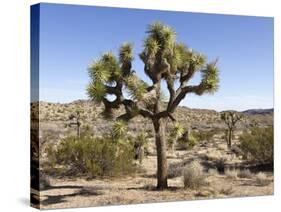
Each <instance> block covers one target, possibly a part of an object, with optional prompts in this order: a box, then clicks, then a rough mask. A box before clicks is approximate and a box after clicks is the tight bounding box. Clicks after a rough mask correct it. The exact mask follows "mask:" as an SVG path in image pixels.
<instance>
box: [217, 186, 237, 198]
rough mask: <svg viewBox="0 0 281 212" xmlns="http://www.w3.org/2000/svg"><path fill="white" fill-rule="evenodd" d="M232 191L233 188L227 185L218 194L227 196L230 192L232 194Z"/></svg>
mask: <svg viewBox="0 0 281 212" xmlns="http://www.w3.org/2000/svg"><path fill="white" fill-rule="evenodd" d="M233 192H234V190H233V187H232V186H230V187H227V188H222V189H221V190H220V191H219V193H220V194H223V195H226V196H229V195H230V194H232V193H233Z"/></svg>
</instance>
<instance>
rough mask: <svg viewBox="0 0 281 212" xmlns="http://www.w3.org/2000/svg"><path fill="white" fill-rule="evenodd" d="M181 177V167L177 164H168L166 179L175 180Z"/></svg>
mask: <svg viewBox="0 0 281 212" xmlns="http://www.w3.org/2000/svg"><path fill="white" fill-rule="evenodd" d="M181 175H182V166H181V164H179V163H170V164H169V166H168V177H169V178H175V177H180V176H181Z"/></svg>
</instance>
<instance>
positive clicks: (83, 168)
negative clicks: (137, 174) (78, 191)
mask: <svg viewBox="0 0 281 212" xmlns="http://www.w3.org/2000/svg"><path fill="white" fill-rule="evenodd" d="M51 156H52V157H55V162H56V164H57V165H64V166H65V167H67V169H68V170H71V171H72V173H73V174H77V173H79V174H87V175H88V176H90V177H96V176H115V175H121V174H126V173H130V172H132V171H133V170H134V165H133V157H134V155H133V148H132V145H130V144H129V143H127V142H126V141H123V142H121V141H120V142H116V141H114V140H112V139H110V138H92V137H81V138H78V137H73V136H71V137H67V138H64V139H63V140H62V141H61V142H60V143H59V144H58V146H57V148H56V150H55V152H53V153H52V155H51Z"/></svg>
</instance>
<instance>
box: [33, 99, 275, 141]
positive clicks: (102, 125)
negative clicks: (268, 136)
mask: <svg viewBox="0 0 281 212" xmlns="http://www.w3.org/2000/svg"><path fill="white" fill-rule="evenodd" d="M31 106H32V111H31V112H32V117H33V118H35V119H37V120H38V119H39V120H40V135H42V136H43V134H44V135H45V134H46V133H47V134H56V135H58V136H64V135H66V134H69V133H75V130H74V129H73V128H72V127H68V124H69V123H70V122H71V121H70V119H69V116H70V115H71V114H74V113H75V111H76V110H77V109H79V110H80V111H81V121H82V131H83V130H85V129H87V130H90V131H91V132H92V133H93V134H95V135H101V134H102V133H104V132H106V131H108V130H109V129H110V127H111V126H112V123H113V122H112V120H106V119H104V117H103V116H102V112H103V105H102V104H97V103H94V102H91V101H88V100H77V101H73V102H71V103H63V104H62V103H49V102H42V101H41V102H39V112H38V111H37V107H36V104H34V103H33V104H32V105H31ZM123 112H124V111H123V109H119V110H117V111H116V112H115V114H114V116H118V115H120V114H122V113H123ZM243 113H244V114H245V115H246V117H247V118H246V120H247V121H245V122H243V123H240V124H239V126H238V129H244V128H245V127H247V126H249V123H251V122H252V121H253V120H254V121H255V123H258V124H259V125H260V126H269V125H273V110H272V109H269V110H247V111H244V112H243ZM38 115H39V117H38ZM174 117H175V118H176V119H177V120H178V121H179V122H180V123H181V124H182V125H183V126H184V127H185V128H191V129H192V130H210V129H224V128H225V125H224V123H223V122H222V121H221V120H220V113H219V112H217V111H215V110H207V109H191V108H188V107H184V106H180V107H178V108H177V110H176V111H175V113H174ZM167 125H168V129H169V127H170V126H171V122H168V123H167ZM140 130H144V131H145V132H148V133H149V134H153V132H152V131H153V127H152V124H151V122H150V120H148V119H144V118H142V117H140V116H138V117H136V118H134V119H132V120H131V121H130V122H129V131H130V132H131V133H134V132H139V131H140ZM44 137H45V136H44Z"/></svg>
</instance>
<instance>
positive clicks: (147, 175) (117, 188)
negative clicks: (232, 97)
mask: <svg viewBox="0 0 281 212" xmlns="http://www.w3.org/2000/svg"><path fill="white" fill-rule="evenodd" d="M77 104H79V107H80V108H81V107H82V108H83V109H84V111H87V113H85V114H84V115H85V123H84V125H86V124H91V126H93V129H92V130H93V132H98V131H102V130H106V129H107V127H108V126H107V125H110V123H107V122H106V121H104V120H103V119H102V117H101V116H100V115H99V111H101V109H100V108H99V106H96V107H92V105H90V103H89V102H85V101H84V102H83V101H81V102H75V103H71V104H69V105H60V104H50V103H41V109H40V113H39V114H40V120H41V122H40V144H41V146H40V148H41V149H40V151H41V152H40V154H41V157H42V161H43V162H44V158H45V156H46V155H45V153H44V145H45V144H46V143H48V142H49V143H52V144H54V145H56V143H57V142H58V141H59V140H60V139H61V138H63V137H64V136H65V135H66V134H69V133H73V134H75V130H74V129H72V128H66V127H64V123H67V121H68V115H69V114H71V112H72V109H73V108H75V107H77ZM247 113H248V114H250V116H251V117H250V118H255V119H256V120H259V122H260V123H262V124H264V125H265V126H267V125H270V123H272V118H273V116H272V113H268V112H266V113H264V114H263V113H260V112H253V111H248V112H247ZM50 114H52V115H50ZM176 117H177V118H178V119H179V120H180V121H181V122H182V123H183V124H186V125H187V124H188V125H189V127H191V126H193V128H192V129H193V130H198V129H200V130H202V129H203V130H204V129H210V128H214V127H216V128H223V127H224V126H223V124H222V123H221V122H220V120H219V118H218V113H217V112H215V111H209V110H198V109H196V110H195V109H189V108H185V107H182V108H180V109H178V110H177V112H176ZM93 123H94V124H93ZM139 128H145V129H146V130H147V131H148V132H149V131H150V129H149V128H150V125H148V124H147V122H145V120H142V119H138V120H135V121H133V123H131V125H130V129H129V131H130V132H132V133H133V132H134V130H136V129H139ZM244 128H245V126H243V124H241V125H240V126H239V127H238V129H237V131H236V133H235V138H234V140H233V147H234V148H232V149H228V148H227V144H226V142H225V140H224V139H223V133H222V132H221V131H218V133H217V134H215V135H214V136H213V137H212V139H210V140H208V141H206V140H205V141H204V140H203V141H200V142H198V144H197V145H196V146H195V147H194V148H192V149H188V150H182V149H178V148H175V150H174V151H167V157H168V165H169V168H168V175H169V178H168V186H169V188H168V189H166V190H163V191H158V190H156V189H155V188H156V183H157V182H156V171H157V164H156V162H157V159H156V149H155V144H154V138H153V137H151V138H149V142H148V149H149V151H148V154H147V155H146V156H145V157H144V159H143V161H142V163H140V162H139V161H135V163H136V165H137V166H138V167H139V169H138V170H139V171H138V172H136V173H134V174H130V175H126V176H121V177H96V178H94V179H93V178H88V177H87V176H79V177H75V176H73V177H69V176H59V174H55V175H49V176H48V177H47V178H48V185H47V186H42V187H41V191H40V193H39V198H40V201H41V204H40V208H42V209H47V208H70V207H87V206H103V205H120V204H133V203H134V204H135V203H152V202H162V201H163V202H164V201H165V202H167V201H183V200H195V199H210V198H229V197H244V196H258V195H272V194H273V192H274V183H273V170H272V169H271V168H268V167H260V166H256V165H255V164H251V163H245V161H244V160H243V158H242V156H241V155H239V154H238V153H237V152H236V151H235V146H237V145H238V144H239V139H238V138H239V134H241V133H242V130H243V129H244ZM193 161H198V162H199V163H200V164H201V165H202V166H203V168H204V177H205V179H204V184H203V185H202V186H200V188H196V189H191V188H188V189H187V188H184V183H183V177H182V170H183V168H184V167H186V166H188V165H189V164H190V163H192V162H193ZM245 170H247V173H246V174H243V173H244V171H245ZM261 172H262V174H261ZM32 191H33V193H38V192H36V191H35V190H32Z"/></svg>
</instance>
